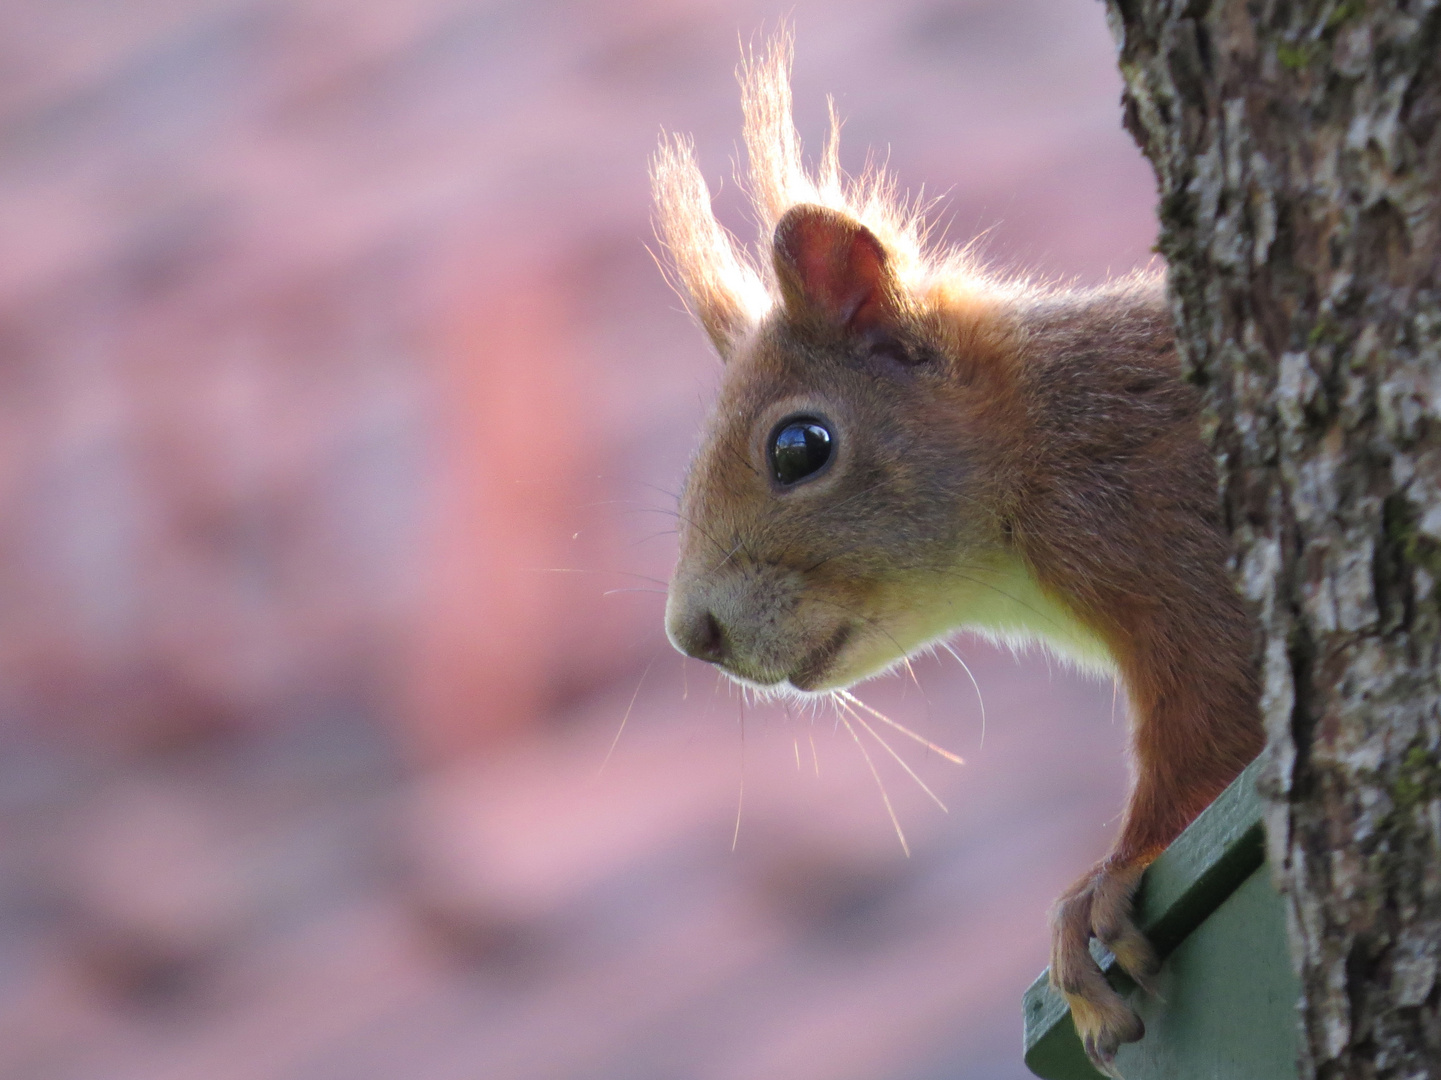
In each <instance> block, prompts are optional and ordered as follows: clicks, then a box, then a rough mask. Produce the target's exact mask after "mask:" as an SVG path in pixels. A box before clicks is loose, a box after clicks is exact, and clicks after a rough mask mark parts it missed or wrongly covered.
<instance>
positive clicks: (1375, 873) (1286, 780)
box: [1107, 0, 1441, 1080]
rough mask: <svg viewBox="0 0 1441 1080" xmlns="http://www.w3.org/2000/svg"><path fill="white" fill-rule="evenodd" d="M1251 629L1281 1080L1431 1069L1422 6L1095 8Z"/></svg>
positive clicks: (1435, 332) (1427, 279) (1438, 845)
mask: <svg viewBox="0 0 1441 1080" xmlns="http://www.w3.org/2000/svg"><path fill="white" fill-rule="evenodd" d="M1107 9H1108V17H1109V21H1110V23H1111V27H1112V31H1113V33H1114V34H1115V36H1116V38H1117V42H1118V44H1119V49H1120V66H1121V71H1122V74H1123V76H1124V78H1125V83H1126V91H1125V95H1124V105H1125V110H1126V125H1127V127H1128V128H1129V129H1130V131H1131V132H1132V134H1133V135H1134V136H1135V137H1136V139H1137V141H1138V142H1139V143H1140V145H1141V148H1142V150H1143V151H1144V152H1145V154H1146V155H1147V157H1148V158H1149V159H1150V160H1151V162H1152V164H1153V165H1154V167H1155V169H1156V174H1157V179H1158V183H1159V194H1160V200H1159V213H1160V218H1161V240H1160V250H1161V252H1162V253H1163V254H1164V255H1165V257H1166V259H1167V262H1168V264H1169V267H1170V288H1171V297H1172V303H1173V306H1174V311H1175V316H1176V320H1177V324H1178V329H1179V341H1180V348H1181V354H1182V360H1183V364H1184V366H1185V370H1186V372H1187V375H1188V377H1189V378H1191V379H1192V380H1193V381H1194V382H1195V383H1196V384H1197V385H1198V386H1199V387H1200V388H1201V389H1202V391H1203V393H1204V396H1205V401H1206V408H1207V414H1208V416H1207V425H1206V431H1207V434H1208V437H1209V438H1210V439H1211V441H1212V445H1213V447H1214V450H1215V454H1216V459H1217V462H1218V465H1219V470H1220V477H1221V493H1220V494H1221V499H1222V505H1223V507H1224V511H1225V514H1226V520H1227V522H1228V524H1229V527H1230V528H1231V530H1232V533H1233V535H1234V538H1235V551H1236V571H1237V581H1238V584H1239V586H1240V587H1241V588H1242V590H1243V591H1244V593H1245V594H1246V595H1247V596H1248V597H1249V598H1250V600H1251V601H1252V602H1253V603H1254V605H1255V610H1256V613H1257V615H1258V619H1259V626H1260V639H1259V640H1258V642H1257V650H1258V655H1259V656H1260V657H1261V662H1262V665H1263V672H1264V694H1263V702H1262V704H1263V708H1264V712H1265V716H1266V723H1267V729H1268V735H1269V739H1270V750H1269V755H1270V756H1269V764H1268V768H1267V773H1266V777H1267V778H1266V782H1265V794H1266V795H1267V796H1268V798H1269V799H1270V812H1269V813H1268V820H1267V826H1268V832H1269V844H1270V851H1271V861H1272V866H1273V868H1274V869H1275V872H1276V874H1277V876H1278V880H1279V882H1280V884H1281V885H1282V886H1283V888H1284V889H1285V891H1286V895H1287V898H1288V907H1289V910H1290V914H1291V919H1290V923H1291V930H1292V945H1293V954H1294V955H1295V957H1296V959H1297V962H1298V967H1299V970H1300V972H1301V976H1302V986H1303V1008H1302V1014H1303V1015H1302V1023H1303V1026H1304V1038H1303V1044H1304V1050H1303V1060H1302V1062H1301V1070H1302V1075H1303V1076H1312V1075H1314V1076H1317V1077H1323V1078H1327V1080H1330V1078H1339V1077H1348V1078H1350V1077H1357V1078H1363V1077H1364V1078H1373V1077H1374V1078H1383V1077H1384V1078H1393V1077H1394V1078H1398V1080H1399V1078H1407V1080H1411V1078H1416V1077H1422V1076H1431V1075H1433V1073H1438V1072H1441V1011H1438V1001H1441V978H1438V954H1441V766H1438V762H1441V592H1438V583H1441V282H1438V271H1441V0H1398V2H1394V3H1380V2H1378V0H1319V2H1310V3H1307V2H1283V0H1251V2H1249V3H1248V2H1242V0H1107Z"/></svg>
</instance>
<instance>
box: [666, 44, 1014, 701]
mask: <svg viewBox="0 0 1441 1080" xmlns="http://www.w3.org/2000/svg"><path fill="white" fill-rule="evenodd" d="M788 72H789V41H788V40H787V39H786V37H784V36H782V37H781V38H779V39H778V40H777V41H776V42H775V43H773V45H772V48H771V50H770V52H769V54H768V55H767V56H766V57H765V58H764V59H763V60H762V61H761V62H760V63H758V64H753V65H750V66H749V67H747V68H746V69H745V71H744V73H743V77H742V85H743V90H744V97H745V104H746V118H747V125H746V141H747V145H748V147H749V151H750V161H751V170H750V171H751V189H752V193H753V195H754V196H755V203H756V208H757V211H758V213H759V215H760V217H761V218H762V221H763V223H765V225H766V226H767V234H768V235H767V236H766V242H765V244H764V255H765V256H767V257H766V258H764V259H763V260H756V261H753V260H752V259H750V258H749V257H748V256H747V254H746V253H745V252H744V251H743V250H742V249H741V248H740V247H739V245H737V244H736V243H735V242H734V241H733V240H732V238H731V237H730V235H729V234H728V233H727V232H725V230H724V229H723V228H722V227H721V226H720V225H719V224H718V223H717V222H716V220H715V218H714V215H713V214H712V212H711V208H710V201H709V195H708V193H707V191H706V187H705V183H704V180H703V179H701V177H700V173H699V170H698V169H697V168H696V166H695V162H694V159H693V155H692V154H691V151H690V148H689V146H688V145H687V144H685V143H684V142H681V141H679V140H674V141H668V142H667V143H666V144H664V145H663V147H662V150H661V153H660V155H659V156H658V158H657V160H656V163H655V168H654V171H653V177H654V181H655V187H656V193H657V202H658V206H659V218H660V221H659V224H660V229H661V233H662V236H663V238H664V240H665V242H666V246H667V248H668V249H669V251H670V254H671V256H672V260H673V263H674V265H675V268H676V271H677V275H678V277H679V278H680V281H681V284H682V285H683V287H684V291H685V293H686V295H687V296H688V298H689V300H690V302H691V305H692V307H693V310H694V311H695V313H696V315H697V317H698V320H699V322H700V323H701V325H702V326H703V327H704V328H705V330H706V331H707V333H708V334H709V336H710V338H711V340H712V342H713V343H714V344H715V346H716V348H717V351H718V352H719V353H720V355H721V357H722V359H723V360H724V361H725V365H724V374H723V377H722V385H721V390H720V395H719V400H718V401H717V403H716V406H715V409H714V411H713V413H712V415H711V417H710V420H709V422H708V424H707V427H706V430H705V433H704V435H703V438H702V442H701V445H700V448H699V450H698V452H697V454H696V457H695V459H694V460H693V462H692V465H691V469H690V473H689V476H688V478H687V481H686V485H685V490H684V493H683V495H682V498H681V518H680V520H681V525H680V557H679V561H678V563H677V566H676V570H675V573H674V576H673V578H672V581H671V585H670V590H669V595H668V600H667V607H666V629H667V632H668V634H669V636H670V638H671V641H672V642H673V643H674V644H675V645H676V647H677V648H678V649H680V650H681V651H683V652H685V653H687V654H689V655H691V656H695V657H698V658H700V659H703V660H707V661H710V662H712V663H715V664H717V665H718V666H720V667H721V668H722V669H723V670H725V671H726V672H727V673H728V674H730V675H731V676H733V677H735V678H737V679H739V680H741V681H744V682H747V683H750V684H752V685H756V686H761V687H775V688H786V687H789V688H791V689H794V690H800V691H823V690H828V689H832V688H835V687H840V686H846V685H849V684H851V683H853V682H856V681H858V680H859V679H861V678H864V677H866V676H868V675H871V674H874V673H875V672H877V671H880V670H883V669H885V668H887V667H889V666H891V665H892V664H894V663H897V662H899V661H900V660H902V659H903V658H904V657H905V656H906V655H907V654H908V653H909V652H911V651H913V650H915V649H916V648H918V647H920V646H921V645H923V644H925V643H926V642H927V641H930V640H932V639H934V638H937V637H939V636H941V635H943V634H944V633H945V632H946V631H947V630H949V629H950V628H951V627H952V626H954V625H955V612H954V610H953V608H954V604H955V603H956V602H957V597H956V596H955V595H954V590H952V589H950V588H949V587H948V583H955V584H956V585H957V586H958V587H964V585H965V582H966V581H968V580H974V573H973V571H976V570H977V569H978V568H979V567H981V566H982V564H987V563H988V561H994V560H995V559H996V558H999V557H1000V556H1001V553H1002V546H1003V537H1002V534H1003V530H1004V526H1003V525H1002V521H1003V519H1004V514H1003V503H1004V498H1005V495H1004V491H1003V490H1002V489H1001V487H1000V485H998V483H997V477H998V476H1000V475H1001V473H1002V471H1003V470H1002V469H1001V468H1000V464H999V459H1000V458H1001V457H1003V456H1004V455H1005V454H1006V453H1007V447H1006V442H1005V439H1004V438H1003V437H1002V436H1001V435H1000V434H999V433H1000V432H1002V431H1004V430H1005V428H1006V419H1005V417H1004V416H1003V415H1002V414H1003V413H1004V412H1005V410H1006V409H1008V408H1009V404H1008V402H1009V400H1010V398H1009V396H1008V395H1007V393H1006V392H1005V385H1004V383H1005V378H1006V365H1005V364H1004V363H1002V362H1000V358H1001V357H1002V356H1003V355H1004V354H1005V353H1006V351H1007V350H1008V349H1009V348H1011V347H1012V345H1011V331H1010V330H1009V329H1008V323H1007V322H1006V320H1005V319H1004V318H1003V317H1002V315H1001V314H1000V313H1001V311H1002V310H1003V309H1002V307H1001V305H1000V304H999V303H998V302H997V295H996V288H997V287H996V286H995V285H994V283H993V282H990V281H988V280H986V279H984V277H983V276H980V275H977V274H976V273H974V272H958V270H961V271H967V270H970V269H971V268H970V265H969V264H968V263H966V262H965V260H964V258H963V257H960V256H950V257H947V258H946V259H944V260H942V259H930V260H928V259H926V258H925V257H924V255H923V253H922V245H921V242H920V237H921V235H922V226H921V223H920V221H919V218H918V216H917V215H916V214H915V213H914V212H907V211H906V210H905V209H904V208H902V207H899V206H898V205H897V204H896V202H895V200H894V198H893V197H892V194H891V192H892V186H891V185H890V183H889V181H888V180H886V179H885V178H884V177H877V176H874V175H871V176H867V177H863V178H862V179H861V180H860V181H857V182H846V181H844V180H843V178H842V177H841V175H840V172H839V168H838V167H837V165H836V153H835V134H834V133H835V125H834V123H833V128H832V138H831V140H830V143H829V145H828V147H827V151H826V154H825V157H824V159H823V164H822V169H821V173H820V176H819V177H818V178H812V177H810V176H809V175H808V174H807V173H806V172H805V171H804V170H803V169H802V168H801V167H800V165H799V147H798V139H797V136H796V134H795V129H794V127H793V125H792V123H791V119H790V96H789V87H788Z"/></svg>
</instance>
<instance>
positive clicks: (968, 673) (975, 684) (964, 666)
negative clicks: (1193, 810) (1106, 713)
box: [940, 641, 1115, 750]
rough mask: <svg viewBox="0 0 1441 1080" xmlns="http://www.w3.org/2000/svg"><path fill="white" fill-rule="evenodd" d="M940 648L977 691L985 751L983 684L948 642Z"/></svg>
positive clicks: (943, 642)
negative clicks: (959, 666)
mask: <svg viewBox="0 0 1441 1080" xmlns="http://www.w3.org/2000/svg"><path fill="white" fill-rule="evenodd" d="M940 646H941V648H943V649H945V650H946V652H948V653H950V654H951V655H952V656H954V657H955V658H956V663H958V664H960V665H961V670H962V671H964V672H965V673H966V678H968V679H970V680H971V685H972V686H973V687H975V690H976V701H977V703H979V705H980V706H981V745H980V747H979V748H978V749H982V750H983V749H985V746H986V699H985V698H984V697H983V696H982V695H981V684H980V683H978V682H976V677H975V675H973V674H972V673H971V665H970V664H968V663H966V662H965V661H964V660H962V659H961V654H960V653H958V652H956V650H955V649H953V648H951V645H950V643H949V642H947V641H942V642H941V643H940ZM1111 700H1112V703H1114V701H1115V698H1114V696H1113V697H1112V699H1111Z"/></svg>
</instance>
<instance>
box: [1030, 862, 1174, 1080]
mask: <svg viewBox="0 0 1441 1080" xmlns="http://www.w3.org/2000/svg"><path fill="white" fill-rule="evenodd" d="M1144 869H1145V866H1144V865H1143V864H1132V865H1112V864H1107V863H1101V864H1100V865H1098V866H1097V867H1095V868H1094V869H1092V870H1091V871H1090V872H1089V873H1088V874H1086V876H1085V877H1083V878H1081V880H1080V881H1078V882H1076V884H1075V885H1073V886H1072V887H1071V888H1070V889H1069V890H1067V891H1066V893H1065V894H1064V895H1063V896H1062V897H1061V899H1060V900H1058V901H1057V902H1056V907H1055V910H1054V912H1053V913H1052V916H1051V985H1053V986H1054V987H1055V988H1056V989H1057V990H1059V991H1060V992H1061V993H1062V994H1063V995H1064V996H1065V998H1066V1002H1067V1003H1068V1004H1069V1005H1070V1007H1071V1019H1072V1020H1073V1021H1074V1022H1075V1025H1076V1034H1078V1035H1079V1036H1080V1037H1081V1045H1082V1046H1083V1047H1085V1050H1086V1056H1087V1057H1089V1058H1090V1059H1091V1062H1092V1064H1094V1065H1095V1066H1096V1068H1098V1069H1100V1070H1101V1072H1103V1073H1105V1074H1106V1075H1107V1076H1118V1074H1117V1072H1116V1067H1115V1058H1116V1050H1117V1049H1118V1048H1119V1047H1120V1046H1121V1044H1122V1043H1128V1042H1135V1041H1136V1040H1137V1039H1139V1038H1141V1036H1142V1035H1144V1034H1145V1033H1146V1025H1145V1024H1143V1023H1142V1022H1141V1018H1140V1017H1139V1016H1137V1015H1136V1014H1135V1013H1134V1012H1132V1011H1131V1009H1130V1008H1129V1007H1128V1006H1127V1005H1126V1003H1125V1002H1124V1001H1123V1000H1122V999H1121V995H1119V994H1118V993H1116V991H1115V990H1113V989H1112V988H1111V984H1110V983H1108V982H1107V981H1106V977H1105V975H1103V974H1102V973H1101V969H1100V967H1099V965H1097V963H1096V961H1095V960H1094V959H1093V958H1092V956H1091V950H1090V939H1091V938H1093V937H1094V938H1096V939H1097V940H1099V941H1100V942H1101V944H1103V945H1105V946H1106V948H1108V949H1110V950H1111V952H1112V953H1114V954H1115V957H1116V962H1117V963H1119V964H1120V965H1121V968H1122V969H1123V970H1124V971H1125V972H1126V974H1128V975H1130V976H1131V978H1132V979H1134V980H1135V981H1136V984H1137V985H1138V986H1140V987H1141V989H1142V990H1145V991H1146V992H1147V993H1154V990H1153V982H1152V980H1153V978H1154V976H1155V974H1156V970H1157V968H1158V966H1159V965H1158V963H1157V960H1156V953H1155V950H1154V949H1152V948H1151V943H1150V942H1149V941H1147V940H1146V937H1145V935H1144V934H1142V933H1141V931H1140V930H1138V929H1137V928H1136V924H1135V923H1134V922H1133V921H1132V919H1131V898H1132V896H1133V895H1134V894H1135V891H1136V886H1137V885H1138V884H1139V883H1140V880H1141V873H1142V871H1143V870H1144Z"/></svg>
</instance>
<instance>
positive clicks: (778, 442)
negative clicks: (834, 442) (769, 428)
mask: <svg viewBox="0 0 1441 1080" xmlns="http://www.w3.org/2000/svg"><path fill="white" fill-rule="evenodd" d="M830 460H831V433H830V432H829V431H827V430H826V429H825V426H824V425H822V424H821V422H820V421H818V420H812V419H810V418H809V417H801V418H798V419H795V420H789V421H786V422H784V423H782V424H781V426H780V428H779V430H777V431H776V433H775V438H774V439H773V440H772V441H771V471H772V472H773V473H774V474H775V478H776V481H777V482H778V483H781V484H785V485H787V486H789V485H791V484H795V483H799V482H800V481H802V480H804V479H806V478H807V477H808V476H814V475H815V474H816V473H818V472H820V471H821V470H822V469H824V468H825V467H826V463H827V462H829V461H830Z"/></svg>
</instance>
